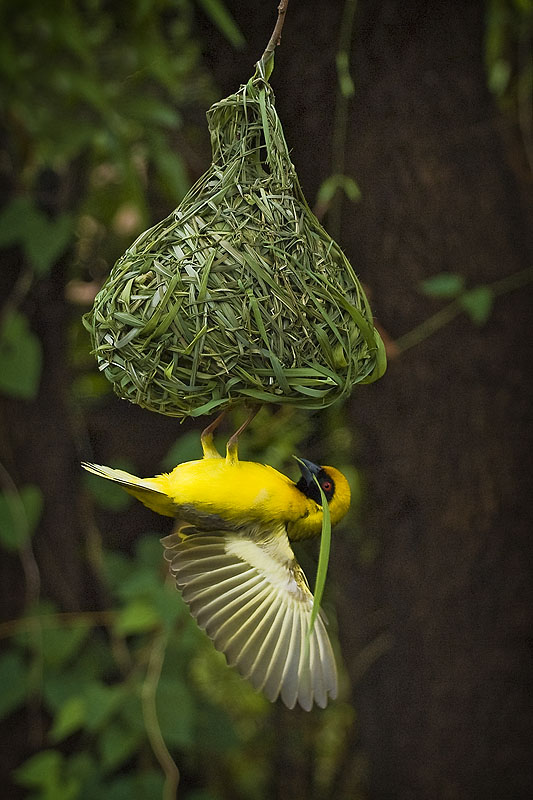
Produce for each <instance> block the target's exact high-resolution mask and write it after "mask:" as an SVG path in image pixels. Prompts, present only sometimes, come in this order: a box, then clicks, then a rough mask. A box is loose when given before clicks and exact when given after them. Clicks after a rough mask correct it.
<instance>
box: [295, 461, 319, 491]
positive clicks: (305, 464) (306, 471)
mask: <svg viewBox="0 0 533 800" xmlns="http://www.w3.org/2000/svg"><path fill="white" fill-rule="evenodd" d="M294 458H295V459H296V461H297V462H298V466H299V467H300V472H301V473H302V478H303V479H304V481H305V483H306V485H307V486H313V484H314V482H315V479H314V476H315V475H318V473H319V472H320V469H321V468H320V467H318V466H317V465H316V464H313V462H312V461H308V460H307V459H306V458H299V457H298V456H294Z"/></svg>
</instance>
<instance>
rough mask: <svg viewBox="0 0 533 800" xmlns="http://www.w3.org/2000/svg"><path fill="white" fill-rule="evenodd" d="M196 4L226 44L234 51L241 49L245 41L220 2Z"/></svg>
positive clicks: (200, 2)
mask: <svg viewBox="0 0 533 800" xmlns="http://www.w3.org/2000/svg"><path fill="white" fill-rule="evenodd" d="M198 3H199V4H200V5H201V6H202V8H203V9H204V11H205V13H206V14H207V16H208V17H210V19H211V20H212V22H214V23H215V25H216V26H217V28H218V29H219V31H220V33H221V34H222V35H223V36H225V37H226V39H227V40H228V42H229V43H230V44H231V45H232V46H233V47H234V48H235V49H236V50H240V49H242V48H243V47H244V45H245V44H246V39H245V38H244V36H243V35H242V33H241V30H240V28H239V26H238V25H237V23H236V22H235V20H234V19H233V17H232V16H231V14H230V13H229V11H228V9H227V8H226V6H225V5H224V3H223V2H222V0H198Z"/></svg>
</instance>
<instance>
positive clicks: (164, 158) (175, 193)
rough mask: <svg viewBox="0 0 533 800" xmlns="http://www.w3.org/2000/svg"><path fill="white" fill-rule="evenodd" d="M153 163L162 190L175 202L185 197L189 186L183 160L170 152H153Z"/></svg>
mask: <svg viewBox="0 0 533 800" xmlns="http://www.w3.org/2000/svg"><path fill="white" fill-rule="evenodd" d="M154 161H155V165H156V167H157V172H158V174H159V178H160V180H161V182H162V184H163V185H164V188H166V190H167V192H168V194H169V195H170V196H171V197H172V198H173V199H174V200H175V201H176V202H179V201H180V200H182V199H183V198H184V197H185V195H186V194H187V192H188V191H189V188H190V185H191V182H190V180H189V176H188V175H187V170H186V169H185V165H184V163H183V160H182V159H181V158H180V157H179V155H178V154H177V153H172V152H171V151H170V150H166V151H163V150H155V151H154Z"/></svg>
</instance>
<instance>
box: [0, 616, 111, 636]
mask: <svg viewBox="0 0 533 800" xmlns="http://www.w3.org/2000/svg"><path fill="white" fill-rule="evenodd" d="M116 619H117V612H116V611H65V612H61V613H58V614H39V615H38V616H32V617H21V618H20V619H9V620H6V622H2V623H0V640H1V639H9V637H11V636H15V635H16V634H18V633H28V632H31V631H32V630H33V629H34V626H35V625H36V624H39V625H40V626H41V627H43V628H62V627H64V626H67V627H72V628H75V627H77V626H79V625H88V626H89V627H91V628H98V627H110V626H111V625H113V624H114V623H115V621H116Z"/></svg>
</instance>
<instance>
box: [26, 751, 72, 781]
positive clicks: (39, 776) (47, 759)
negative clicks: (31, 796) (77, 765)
mask: <svg viewBox="0 0 533 800" xmlns="http://www.w3.org/2000/svg"><path fill="white" fill-rule="evenodd" d="M63 762H64V757H63V755H62V754H61V753H59V752H58V751H57V750H43V751H42V752H40V753H37V754H36V755H34V756H32V757H31V758H29V759H28V760H27V761H25V762H24V764H22V766H20V767H18V769H16V770H15V773H14V775H15V781H16V782H17V783H18V784H19V785H20V786H26V787H28V788H32V789H34V788H35V789H39V788H50V787H52V786H56V785H58V784H59V782H60V774H61V769H62V766H63Z"/></svg>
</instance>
